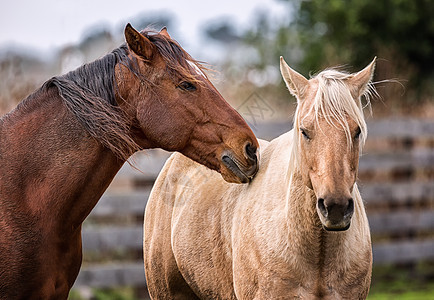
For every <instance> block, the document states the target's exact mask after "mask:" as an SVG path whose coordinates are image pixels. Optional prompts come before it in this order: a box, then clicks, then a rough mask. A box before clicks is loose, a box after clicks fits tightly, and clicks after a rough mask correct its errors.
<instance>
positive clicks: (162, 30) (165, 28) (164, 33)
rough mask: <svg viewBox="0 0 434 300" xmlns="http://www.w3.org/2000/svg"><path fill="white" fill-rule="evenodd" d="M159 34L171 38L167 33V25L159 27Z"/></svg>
mask: <svg viewBox="0 0 434 300" xmlns="http://www.w3.org/2000/svg"><path fill="white" fill-rule="evenodd" d="M159 34H161V35H162V36H165V37H166V38H168V39H171V37H170V35H169V33H168V32H167V27H166V26H164V27H163V28H161V30H160V32H159Z"/></svg>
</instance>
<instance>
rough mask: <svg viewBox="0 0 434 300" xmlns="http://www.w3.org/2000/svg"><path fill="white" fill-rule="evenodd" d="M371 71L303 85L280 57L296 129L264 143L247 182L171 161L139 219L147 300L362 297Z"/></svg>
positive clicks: (367, 265) (365, 287)
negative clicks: (363, 153) (363, 174)
mask: <svg viewBox="0 0 434 300" xmlns="http://www.w3.org/2000/svg"><path fill="white" fill-rule="evenodd" d="M373 70H374V62H372V63H371V64H370V65H369V66H368V67H367V68H365V69H364V70H362V71H360V72H359V73H356V74H346V73H342V72H339V71H336V70H326V71H323V72H321V73H319V74H318V75H317V76H315V77H314V78H312V79H310V80H307V79H306V78H305V77H303V76H302V75H300V74H298V73H297V72H295V71H294V70H292V69H291V68H289V67H288V66H287V64H286V63H285V61H284V60H283V59H281V72H282V75H283V78H284V79H285V82H286V84H287V86H288V88H289V90H290V92H291V93H292V94H293V95H295V96H296V97H297V100H298V107H297V111H296V114H295V125H294V129H293V130H291V131H289V132H288V133H285V134H283V135H282V136H280V137H278V138H276V139H274V140H273V141H271V142H266V141H260V146H261V147H260V149H261V153H260V158H261V159H260V170H259V172H258V174H257V175H256V177H255V179H254V180H253V181H252V182H251V183H250V184H249V185H234V184H228V183H226V182H224V181H223V180H221V179H220V178H219V177H218V176H216V175H215V174H213V173H212V172H210V171H208V170H206V169H205V168H203V167H201V166H200V165H198V164H196V163H195V162H193V161H191V160H189V159H187V158H184V157H183V156H181V155H177V154H174V155H172V157H171V158H170V159H169V160H168V161H167V163H166V164H165V166H164V168H163V170H162V171H161V173H160V175H159V177H158V179H157V182H156V183H155V185H154V189H153V191H152V193H151V197H150V199H149V202H148V204H147V207H146V212H145V225H144V257H145V273H146V280H147V284H148V288H149V292H150V295H151V297H152V298H153V299H198V298H200V299H294V298H296V299H300V298H301V299H364V298H366V296H367V294H368V291H369V285H370V280H371V268H372V267H371V266H372V251H371V240H370V233H369V226H368V221H367V217H366V214H365V209H364V206H363V202H362V199H361V197H360V194H359V191H358V189H357V186H356V184H355V181H356V177H357V170H358V157H359V148H360V147H361V146H362V144H363V143H364V140H365V138H366V133H367V129H366V123H365V121H364V117H363V113H362V106H361V100H360V97H361V96H362V95H368V94H369V92H374V90H373V89H371V84H370V80H371V77H372V74H373Z"/></svg>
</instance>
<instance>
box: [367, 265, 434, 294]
mask: <svg viewBox="0 0 434 300" xmlns="http://www.w3.org/2000/svg"><path fill="white" fill-rule="evenodd" d="M368 299H369V300H389V299H390V300H392V299H393V300H395V299H397V300H434V262H420V263H417V264H408V265H400V266H396V265H389V266H375V267H374V269H373V272H372V283H371V289H370V293H369V297H368Z"/></svg>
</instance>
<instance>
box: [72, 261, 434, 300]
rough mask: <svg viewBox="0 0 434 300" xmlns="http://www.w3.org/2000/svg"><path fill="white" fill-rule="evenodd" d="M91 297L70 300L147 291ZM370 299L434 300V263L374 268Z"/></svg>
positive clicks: (99, 292) (129, 299)
mask: <svg viewBox="0 0 434 300" xmlns="http://www.w3.org/2000/svg"><path fill="white" fill-rule="evenodd" d="M90 292H91V297H89V296H88V297H83V296H82V295H81V294H80V293H79V292H78V291H77V290H72V291H71V293H70V295H69V299H70V300H86V299H92V300H138V299H143V295H144V291H137V290H135V289H134V288H119V289H92V290H90ZM368 300H434V261H432V262H419V263H417V264H406V265H398V266H397V265H388V266H375V267H374V269H373V272H372V284H371V289H370V293H369V296H368Z"/></svg>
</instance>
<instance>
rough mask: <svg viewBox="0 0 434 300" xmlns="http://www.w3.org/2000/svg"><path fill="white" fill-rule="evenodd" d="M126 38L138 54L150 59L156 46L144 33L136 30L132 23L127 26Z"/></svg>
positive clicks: (129, 45)
mask: <svg viewBox="0 0 434 300" xmlns="http://www.w3.org/2000/svg"><path fill="white" fill-rule="evenodd" d="M125 39H126V41H127V44H128V47H130V49H131V51H133V52H134V53H135V54H136V55H138V56H141V57H143V58H145V59H148V60H149V59H150V58H151V57H152V54H153V53H154V48H155V46H154V44H153V43H152V42H151V41H150V40H149V39H148V38H147V37H145V36H144V35H143V34H141V33H140V32H138V31H137V30H135V29H134V28H133V26H131V24H130V23H128V24H127V26H126V27H125Z"/></svg>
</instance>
